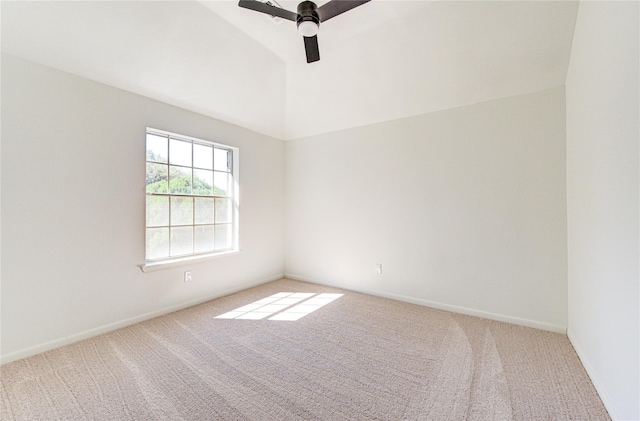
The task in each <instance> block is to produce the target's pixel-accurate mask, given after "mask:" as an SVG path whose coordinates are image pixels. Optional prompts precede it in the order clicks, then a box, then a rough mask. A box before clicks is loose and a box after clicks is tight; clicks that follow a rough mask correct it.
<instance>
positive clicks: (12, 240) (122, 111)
mask: <svg viewBox="0 0 640 421" xmlns="http://www.w3.org/2000/svg"><path fill="white" fill-rule="evenodd" d="M147 126H151V127H154V128H158V129H164V130H168V131H173V132H178V133H182V134H185V135H189V136H194V137H199V138H203V139H208V140H212V141H217V142H221V143H226V144H229V145H232V146H236V147H239V148H240V185H241V190H240V209H241V210H240V212H241V214H240V221H241V225H240V246H241V249H242V251H241V252H240V253H238V254H236V255H233V256H228V257H222V258H219V259H216V260H213V261H209V262H207V263H201V264H194V265H189V266H184V267H180V268H175V269H168V270H163V271H158V272H153V273H142V271H141V270H140V268H139V267H138V265H140V264H142V263H144V220H145V216H144V215H145V211H144V206H145V196H144V183H145V182H144V177H145V164H144V160H145V149H144V138H145V128H146V127H147ZM283 159H284V147H283V142H282V141H280V140H276V139H273V138H269V137H267V136H264V135H260V134H256V133H254V132H251V131H249V130H246V129H242V128H240V127H237V126H233V125H230V124H227V123H223V122H220V121H218V120H214V119H211V118H208V117H204V116H202V115H198V114H195V113H192V112H189V111H185V110H182V109H179V108H175V107H172V106H169V105H166V104H163V103H160V102H156V101H153V100H150V99H147V98H144V97H141V96H138V95H135V94H132V93H128V92H125V91H121V90H118V89H115V88H112V87H108V86H106V85H102V84H99V83H96V82H92V81H89V80H86V79H82V78H80V77H77V76H74V75H71V74H68V73H64V72H60V71H57V70H53V69H51V68H47V67H43V66H40V65H36V64H33V63H31V62H27V61H24V60H21V59H17V58H13V57H11V56H6V55H3V56H2V167H1V168H2V350H1V351H2V358H3V362H6V361H10V360H13V359H16V358H19V357H23V356H26V355H29V354H32V353H35V352H38V351H42V350H44V349H47V348H50V347H54V346H59V345H62V344H64V343H66V342H70V341H73V340H77V339H79V338H82V337H85V336H88V335H92V334H96V333H99V332H101V331H103V330H105V329H110V328H114V327H117V326H120V325H123V324H127V323H131V322H133V321H137V320H140V319H143V318H146V317H149V316H151V315H156V314H158V313H161V312H163V311H167V310H168V309H174V308H178V307H181V306H184V305H186V304H187V303H193V302H196V301H203V300H206V299H207V298H211V297H213V296H217V295H220V294H223V293H225V292H229V291H233V290H238V289H241V288H245V287H248V286H251V285H255V284H256V283H259V282H263V281H267V280H270V279H276V278H278V277H280V276H281V275H282V273H283V262H284V257H283V251H284V236H283V230H284V221H283V217H284V178H283V177H284V162H283ZM185 270H191V271H192V274H193V280H192V281H191V282H190V283H186V284H185V283H183V281H182V278H183V272H184V271H185Z"/></svg>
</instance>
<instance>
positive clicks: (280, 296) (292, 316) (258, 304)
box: [216, 292, 343, 321]
mask: <svg viewBox="0 0 640 421" xmlns="http://www.w3.org/2000/svg"><path fill="white" fill-rule="evenodd" d="M342 295H343V294H329V293H323V294H315V293H312V292H279V293H277V294H273V295H270V296H269V297H266V298H263V299H261V300H258V301H255V302H253V303H251V304H247V305H244V306H242V307H238V308H237V309H235V310H231V311H229V312H227V313H224V314H221V315H219V316H216V319H243V320H262V319H266V318H268V317H269V320H282V321H295V320H299V319H301V318H303V317H304V316H306V315H307V314H310V313H313V312H314V311H316V310H318V309H319V308H321V307H324V306H325V305H327V304H329V303H330V302H332V301H333V300H336V299H338V298H340V297H342ZM270 316H272V317H270Z"/></svg>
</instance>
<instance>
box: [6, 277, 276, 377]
mask: <svg viewBox="0 0 640 421" xmlns="http://www.w3.org/2000/svg"><path fill="white" fill-rule="evenodd" d="M283 276H284V275H283V274H282V273H281V274H278V275H274V276H271V277H269V278H266V279H263V280H261V281H256V282H247V283H244V284H241V285H238V286H237V287H234V288H231V289H228V290H224V291H219V292H217V293H215V294H212V295H209V296H207V297H203V298H198V299H196V300H191V301H187V302H184V303H180V304H176V305H174V306H170V307H166V308H163V309H160V310H156V311H152V312H149V313H145V314H141V315H139V316H135V317H131V318H129V319H125V320H120V321H118V322H114V323H109V324H107V325H104V326H100V327H97V328H94V329H89V330H85V331H84V332H79V333H75V334H73V335H69V336H66V337H64V338H60V339H54V340H53V341H49V342H45V343H42V344H39V345H35V346H32V347H29V348H26V349H22V350H20V351H15V352H12V353H10V354H6V355H2V356H0V365H2V364H7V363H10V362H12V361H17V360H21V359H23V358H27V357H31V356H33V355H36V354H40V353H42V352H46V351H50V350H52V349H55V348H59V347H61V346H64V345H69V344H72V343H74V342H79V341H82V340H84V339H89V338H92V337H94V336H98V335H101V334H103V333H107V332H111V331H113V330H116V329H121V328H123V327H127V326H131V325H133V324H136V323H140V322H143V321H145V320H149V319H153V318H154V317H158V316H162V315H164V314H168V313H173V312H174V311H178V310H182V309H185V308H188V307H192V306H195V305H198V304H202V303H205V302H207V301H210V300H213V299H215V298H220V297H224V296H225V295H230V294H234V293H236V292H239V291H242V290H245V289H247V288H252V287H255V286H258V285H262V284H266V283H267V282H272V281H277V280H278V279H282V277H283Z"/></svg>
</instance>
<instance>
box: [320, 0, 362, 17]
mask: <svg viewBox="0 0 640 421" xmlns="http://www.w3.org/2000/svg"><path fill="white" fill-rule="evenodd" d="M369 1H371V0H331V1H330V2H328V3H325V4H323V5H322V6H320V7H318V9H317V10H316V11H317V12H318V15H319V16H320V22H325V21H327V20H329V19H331V18H333V17H335V16H338V15H339V14H341V13H344V12H347V11H349V10H351V9H353V8H355V7H358V6H360V5H362V4H365V3H367V2H369Z"/></svg>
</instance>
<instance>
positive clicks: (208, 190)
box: [193, 170, 213, 196]
mask: <svg viewBox="0 0 640 421" xmlns="http://www.w3.org/2000/svg"><path fill="white" fill-rule="evenodd" d="M193 194H200V195H203V196H211V195H212V194H213V171H209V170H193Z"/></svg>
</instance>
